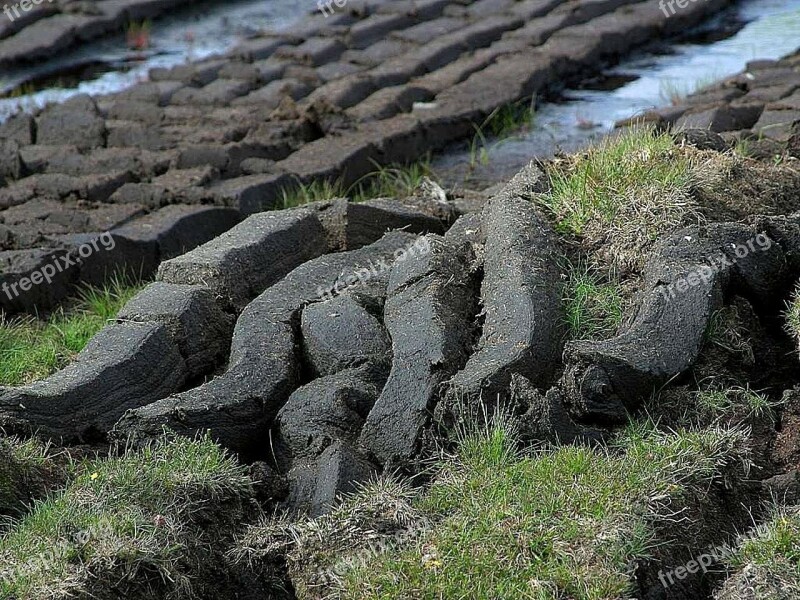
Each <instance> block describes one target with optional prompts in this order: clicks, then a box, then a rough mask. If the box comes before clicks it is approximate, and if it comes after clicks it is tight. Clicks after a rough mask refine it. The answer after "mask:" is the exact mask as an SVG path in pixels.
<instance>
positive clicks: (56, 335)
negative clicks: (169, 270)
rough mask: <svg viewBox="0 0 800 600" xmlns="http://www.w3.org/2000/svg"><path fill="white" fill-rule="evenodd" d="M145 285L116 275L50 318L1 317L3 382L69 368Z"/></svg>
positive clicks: (0, 382)
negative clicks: (67, 366)
mask: <svg viewBox="0 0 800 600" xmlns="http://www.w3.org/2000/svg"><path fill="white" fill-rule="evenodd" d="M140 289H141V288H140V287H139V286H135V285H130V284H129V283H128V282H126V281H124V280H122V279H120V278H115V279H112V280H111V281H110V282H109V283H108V284H106V285H105V286H103V287H87V288H84V289H83V290H82V291H81V292H80V294H79V295H78V296H77V297H76V298H74V299H73V300H72V301H69V302H67V303H66V304H65V305H64V307H62V308H59V309H57V310H56V311H55V312H53V313H52V314H51V315H49V316H48V317H46V318H43V319H37V318H35V317H30V316H25V317H16V318H12V319H7V320H4V321H2V322H0V385H22V384H25V383H29V382H31V381H36V380H38V379H43V378H45V377H47V376H48V375H51V374H52V373H54V372H56V371H58V370H59V369H62V368H64V367H65V366H66V365H67V364H68V363H69V362H70V361H71V360H72V359H73V358H74V357H75V356H76V355H77V354H78V353H79V352H80V351H81V350H83V348H84V347H85V346H86V344H87V343H88V342H89V340H90V339H92V337H93V336H94V335H95V334H96V333H97V332H98V331H100V329H102V328H103V327H104V326H105V324H106V323H107V322H108V321H109V320H110V319H113V318H114V317H115V316H116V315H117V313H118V312H119V311H120V309H121V308H122V307H123V306H124V305H125V304H126V303H127V302H128V300H130V299H131V298H132V297H133V296H134V295H136V293H137V292H138V291H139V290H140Z"/></svg>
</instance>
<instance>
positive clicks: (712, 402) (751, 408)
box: [695, 387, 779, 421]
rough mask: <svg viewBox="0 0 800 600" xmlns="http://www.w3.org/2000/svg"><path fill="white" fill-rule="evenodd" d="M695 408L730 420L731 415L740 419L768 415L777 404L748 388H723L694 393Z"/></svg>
mask: <svg viewBox="0 0 800 600" xmlns="http://www.w3.org/2000/svg"><path fill="white" fill-rule="evenodd" d="M695 400H696V403H697V410H698V411H699V412H700V415H701V416H702V417H705V418H710V419H713V420H719V419H725V420H730V419H731V418H733V417H736V418H739V419H740V420H741V421H747V420H749V419H751V418H761V417H764V416H770V415H771V414H772V411H773V410H774V409H775V408H777V407H778V406H779V403H777V402H773V401H772V400H770V399H769V397H767V396H766V395H764V394H761V393H759V392H755V391H753V390H751V389H750V388H737V387H734V388H728V389H724V390H714V389H711V390H704V391H700V392H697V393H696V394H695Z"/></svg>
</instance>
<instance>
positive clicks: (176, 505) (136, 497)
mask: <svg viewBox="0 0 800 600" xmlns="http://www.w3.org/2000/svg"><path fill="white" fill-rule="evenodd" d="M251 496H252V483H251V481H250V479H249V477H247V475H246V473H245V469H244V467H242V466H240V465H239V464H237V462H236V461H235V460H234V459H233V458H231V457H230V456H228V455H227V454H226V453H225V452H224V451H223V450H222V449H221V448H219V446H217V445H216V444H214V443H213V442H211V441H210V440H208V439H200V440H195V441H193V440H188V439H185V438H177V439H174V440H170V441H167V440H163V441H160V442H157V443H155V444H154V445H152V446H150V447H147V448H144V449H142V450H139V451H129V452H128V453H126V454H125V455H124V456H122V457H110V458H107V459H98V460H91V461H85V462H82V463H80V464H78V465H75V466H74V467H73V473H72V474H71V476H70V482H69V483H68V484H67V486H66V488H65V489H63V490H62V491H61V492H59V493H57V494H54V495H52V496H50V497H49V498H47V499H46V500H44V501H41V502H39V503H37V504H36V505H35V506H34V507H33V508H32V510H31V511H30V512H29V513H28V514H27V515H25V516H24V517H22V518H21V519H20V520H19V521H18V522H16V523H14V525H13V527H11V529H10V530H9V531H7V532H6V533H5V534H4V535H2V536H0V597H1V598H20V599H21V598H25V599H26V600H38V599H45V598H67V597H76V596H81V597H97V596H93V595H92V594H97V595H99V597H108V596H107V591H108V589H114V588H115V586H122V588H127V589H129V590H130V594H131V595H130V596H129V597H140V596H137V595H136V590H137V589H139V590H144V589H147V588H148V587H154V589H157V590H158V589H160V591H161V593H163V594H164V597H166V596H168V595H170V594H172V595H175V597H182V598H183V597H191V594H192V593H193V589H194V587H195V585H196V581H197V580H201V579H202V575H203V573H202V571H201V569H202V568H207V567H208V565H206V566H205V567H201V565H202V562H203V560H202V559H203V558H205V559H206V560H208V559H209V556H208V554H209V553H210V552H211V551H212V550H213V544H214V542H215V541H216V538H217V537H224V536H225V535H230V533H231V532H232V531H233V529H234V527H235V526H236V524H237V523H238V520H239V519H241V518H242V507H243V504H244V503H245V501H246V500H247V499H249V498H250V497H251ZM212 526H213V527H216V529H217V530H218V531H216V533H214V530H213V529H212ZM206 546H208V548H209V549H206ZM117 589H121V588H117ZM120 593H122V592H120ZM156 596H157V597H162V596H158V595H157V594H156ZM156 596H152V597H156ZM122 597H126V596H124V595H123V596H122ZM141 597H151V596H148V595H146V594H145V595H144V596H141Z"/></svg>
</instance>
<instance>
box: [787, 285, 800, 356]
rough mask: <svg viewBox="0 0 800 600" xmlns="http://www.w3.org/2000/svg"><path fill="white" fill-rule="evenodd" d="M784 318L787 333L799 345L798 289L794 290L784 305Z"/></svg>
mask: <svg viewBox="0 0 800 600" xmlns="http://www.w3.org/2000/svg"><path fill="white" fill-rule="evenodd" d="M784 318H785V319H786V325H785V327H786V331H787V333H788V334H789V335H791V336H792V338H793V339H794V340H795V341H796V342H797V343H800V287H797V288H796V289H795V291H794V293H793V294H792V298H791V299H790V300H789V301H788V302H787V303H786V310H785V311H784Z"/></svg>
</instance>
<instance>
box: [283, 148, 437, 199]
mask: <svg viewBox="0 0 800 600" xmlns="http://www.w3.org/2000/svg"><path fill="white" fill-rule="evenodd" d="M426 177H429V178H435V175H434V173H433V171H432V169H431V166H430V162H429V159H424V160H421V161H418V162H415V163H412V164H410V165H390V166H381V165H378V164H377V163H375V170H374V171H372V172H371V173H368V174H367V175H364V176H363V177H361V178H360V179H359V180H357V181H356V182H355V183H353V184H352V185H350V186H346V185H345V184H344V183H343V182H342V180H341V179H338V180H335V181H329V180H327V179H318V180H315V181H313V182H311V183H309V184H297V185H295V186H292V187H289V188H284V189H283V191H282V192H281V194H282V197H281V202H280V204H281V208H293V207H295V206H302V205H304V204H309V203H311V202H318V201H324V200H332V199H334V198H350V199H351V200H353V201H354V202H361V201H364V200H371V199H373V198H405V197H408V196H410V195H412V194H413V193H414V192H415V191H416V190H417V188H418V187H419V186H420V184H421V183H422V181H423V179H424V178H426Z"/></svg>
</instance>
